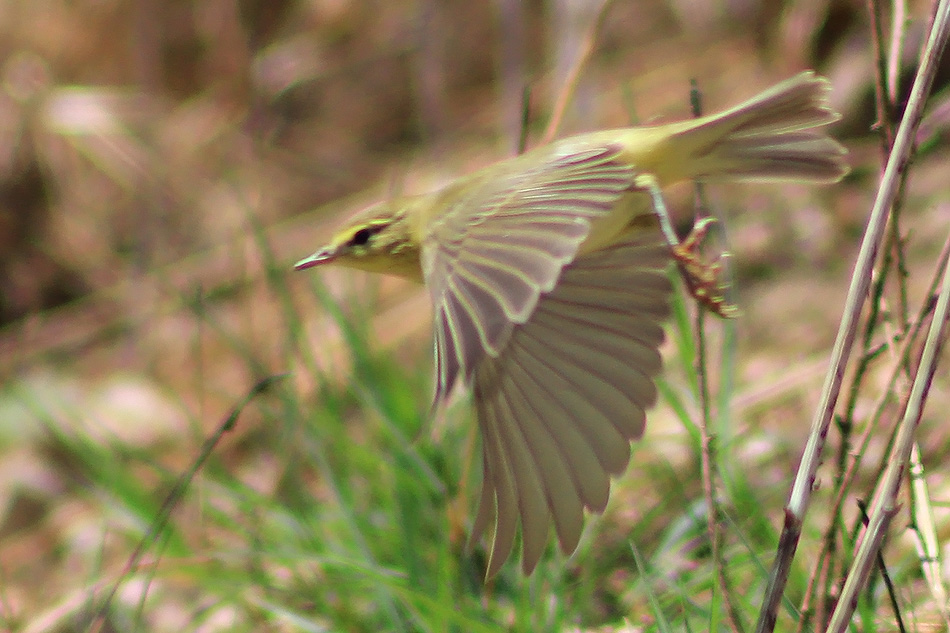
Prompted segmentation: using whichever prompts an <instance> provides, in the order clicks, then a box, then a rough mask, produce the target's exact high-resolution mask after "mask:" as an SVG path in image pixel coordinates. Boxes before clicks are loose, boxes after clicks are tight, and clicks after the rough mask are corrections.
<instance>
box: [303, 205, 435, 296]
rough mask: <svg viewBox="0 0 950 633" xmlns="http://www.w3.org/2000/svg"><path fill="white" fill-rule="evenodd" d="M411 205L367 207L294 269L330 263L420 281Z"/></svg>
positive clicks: (417, 243) (420, 274)
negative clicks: (410, 212) (410, 211)
mask: <svg viewBox="0 0 950 633" xmlns="http://www.w3.org/2000/svg"><path fill="white" fill-rule="evenodd" d="M412 206H413V205H412V204H411V200H407V199H403V200H391V201H386V202H381V203H379V204H376V205H374V206H372V207H369V208H368V209H366V210H365V211H362V212H361V213H358V214H357V215H355V216H354V217H352V218H350V220H349V221H347V222H345V223H344V224H343V225H342V226H341V227H340V229H339V230H337V231H336V233H335V234H334V235H333V237H332V238H331V239H330V242H329V243H328V244H327V245H326V246H324V247H323V248H321V249H319V250H318V251H317V252H315V253H314V254H313V255H311V256H310V257H306V258H304V259H302V260H300V261H299V262H297V263H296V264H294V270H304V269H306V268H311V267H313V266H319V265H321V264H329V263H331V262H332V263H336V264H341V265H343V266H347V267H349V268H358V269H360V270H368V271H370V272H374V273H387V274H392V275H399V276H401V277H408V278H410V279H416V280H421V277H422V273H421V268H420V264H419V241H418V239H417V238H416V237H415V233H414V231H413V230H412V222H411V218H410V217H409V215H410V214H409V210H410V209H411V208H412Z"/></svg>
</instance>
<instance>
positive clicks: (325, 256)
mask: <svg viewBox="0 0 950 633" xmlns="http://www.w3.org/2000/svg"><path fill="white" fill-rule="evenodd" d="M337 254H338V253H337V249H335V248H331V247H329V246H328V247H326V248H321V249H320V250H319V251H317V252H316V253H314V254H313V255H311V256H310V257H304V258H303V259H301V260H300V261H299V262H297V263H296V264H294V270H305V269H307V268H313V267H314V266H319V265H320V264H327V263H329V262H332V261H333V260H334V259H336V258H337Z"/></svg>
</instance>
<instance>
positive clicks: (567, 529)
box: [295, 72, 848, 576]
mask: <svg viewBox="0 0 950 633" xmlns="http://www.w3.org/2000/svg"><path fill="white" fill-rule="evenodd" d="M827 92H828V82H827V81H826V80H825V79H822V78H820V77H817V76H815V75H814V74H813V73H811V72H805V73H802V74H800V75H798V76H796V77H793V78H791V79H789V80H786V81H785V82H782V83H780V84H778V85H776V86H774V87H773V88H770V89H769V90H766V91H765V92H763V93H761V94H760V95H758V96H756V97H754V98H752V99H750V100H749V101H747V102H745V103H743V104H741V105H739V106H737V107H735V108H733V109H731V110H727V111H725V112H722V113H720V114H715V115H711V116H707V117H703V118H698V119H693V120H689V121H683V122H679V123H671V124H665V125H654V126H642V127H633V128H625V129H616V130H605V131H600V132H593V133H588V134H581V135H578V136H572V137H569V138H564V139H562V140H559V141H556V142H554V143H551V144H549V145H545V146H542V147H538V148H536V149H533V150H531V151H528V152H526V153H524V154H522V155H520V156H517V157H515V158H510V159H508V160H504V161H501V162H499V163H496V164H494V165H491V166H489V167H486V168H484V169H482V170H480V171H477V172H475V173H473V174H470V175H468V176H464V177H461V178H459V179H458V180H456V181H455V182H453V183H451V184H450V185H448V186H446V187H445V188H443V189H441V190H440V191H436V192H434V193H429V194H425V195H419V196H412V197H405V198H399V199H394V200H387V201H385V202H382V203H380V204H378V205H376V206H373V207H371V208H369V209H367V210H366V211H364V212H363V213H360V214H359V215H357V216H356V217H355V218H353V219H351V220H350V221H349V222H346V223H345V224H344V226H343V228H341V229H340V230H339V231H338V232H337V233H336V234H335V235H334V236H333V238H332V239H331V240H330V242H329V244H328V245H327V246H325V247H324V248H322V249H320V250H319V251H317V252H316V253H314V254H313V255H311V256H310V257H308V258H306V259H303V260H301V261H300V262H298V263H297V264H296V266H295V268H296V269H298V270H300V269H304V268H310V267H311V266H316V265H319V264H324V263H330V262H335V263H338V264H342V265H344V266H349V267H352V268H359V269H363V270H368V271H373V272H380V273H390V274H395V275H401V276H404V277H408V278H411V279H414V280H417V281H421V282H423V283H425V286H426V288H427V289H428V291H429V294H430V296H431V299H432V303H433V308H434V330H435V361H436V362H435V364H436V377H435V385H436V386H435V404H436V405H438V404H440V403H442V402H443V401H444V400H445V399H446V397H447V396H448V395H449V392H450V391H451V390H452V388H453V387H454V386H455V384H456V382H457V381H459V380H462V381H464V383H466V384H467V385H470V386H471V389H472V392H473V397H474V402H475V408H476V414H477V419H478V424H479V427H480V429H481V432H482V464H483V483H482V491H481V500H480V502H479V507H478V511H477V515H476V518H475V522H474V526H473V528H472V538H473V539H474V538H477V537H478V536H480V535H481V534H482V533H483V532H484V530H485V528H486V527H487V526H488V524H489V522H490V520H491V518H492V517H493V516H494V518H495V525H494V538H493V543H492V547H491V555H490V560H489V565H488V575H489V576H491V575H493V574H495V573H496V572H497V571H498V569H499V568H500V566H501V565H502V563H503V562H504V560H505V559H506V558H507V557H508V555H509V554H510V552H511V548H512V544H513V541H514V537H515V532H516V528H517V524H518V521H519V519H520V522H521V531H522V549H523V556H522V563H523V569H524V571H525V573H530V572H531V571H532V569H533V568H534V566H535V564H536V563H537V561H538V559H539V558H540V556H541V554H542V552H543V550H544V547H545V544H546V542H547V539H548V533H549V531H550V526H551V523H552V522H553V524H554V528H555V531H556V533H557V538H558V541H559V543H560V546H561V550H562V551H563V552H564V553H565V554H570V553H571V552H573V551H574V549H575V548H576V547H577V543H578V540H579V538H580V535H581V530H582V527H583V519H584V509H585V508H586V509H587V510H589V511H591V512H598V513H599V512H602V511H603V510H604V507H605V506H606V504H607V498H608V494H609V490H610V477H611V476H612V475H618V474H620V473H622V472H623V471H624V470H625V468H626V466H627V463H628V461H629V459H630V441H631V440H634V439H637V438H639V437H640V435H641V434H642V433H643V428H644V423H645V410H646V409H647V408H649V407H650V406H652V405H653V404H654V403H655V401H656V398H657V392H656V387H655V385H654V377H655V376H656V375H657V373H658V372H659V371H660V368H661V359H660V354H659V352H658V348H659V346H660V344H661V343H662V341H663V329H662V322H663V320H664V319H665V318H666V317H667V314H668V312H669V299H670V294H671V292H672V287H671V285H670V283H669V280H668V278H667V274H666V268H667V266H668V264H669V262H670V261H671V259H673V257H674V253H675V252H676V250H677V249H673V248H671V246H672V244H671V243H670V242H671V241H672V240H674V239H675V236H672V237H671V233H670V231H669V229H668V221H667V224H666V225H665V226H666V227H667V231H666V235H664V233H663V231H661V229H660V227H661V226H663V225H662V224H661V223H660V222H658V221H657V220H658V217H657V216H658V215H659V214H658V213H656V212H658V211H663V208H662V199H661V198H660V197H659V195H658V192H659V188H660V187H663V186H666V185H669V184H671V183H674V182H677V181H682V180H687V179H694V178H698V179H703V180H721V179H730V180H759V181H779V180H785V181H804V182H825V183H830V182H836V181H838V180H840V179H841V178H842V177H843V176H844V175H845V174H846V173H847V170H848V168H847V166H846V164H845V162H844V154H845V150H844V148H843V147H842V146H841V145H839V144H838V143H837V142H835V141H834V140H832V139H831V138H829V137H828V136H826V135H825V130H824V129H823V128H824V126H826V125H827V124H829V123H831V122H833V121H835V120H836V119H837V118H838V115H837V114H836V113H835V112H834V111H832V110H831V109H830V108H829V106H828V103H827V100H826V95H827ZM660 219H661V220H663V218H662V217H660Z"/></svg>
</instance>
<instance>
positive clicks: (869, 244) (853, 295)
mask: <svg viewBox="0 0 950 633" xmlns="http://www.w3.org/2000/svg"><path fill="white" fill-rule="evenodd" d="M937 11H938V13H937V17H936V19H935V20H934V28H933V30H932V31H931V34H930V38H929V44H928V46H927V48H926V49H925V52H924V55H923V59H922V60H921V64H920V69H919V71H918V73H917V76H916V78H915V80H914V86H913V89H912V90H911V95H910V99H909V100H908V103H907V108H906V110H905V111H904V116H903V117H902V118H901V123H900V127H899V128H898V131H897V134H896V136H895V139H894V147H893V150H892V151H891V153H890V156H889V157H888V161H887V166H886V168H885V170H884V175H883V177H882V179H881V184H880V187H879V188H878V193H877V197H876V199H875V201H874V206H873V207H872V210H871V217H870V219H869V221H868V228H867V231H866V232H865V235H864V241H863V243H862V245H861V251H860V253H859V255H858V261H857V263H856V264H855V272H854V275H853V276H852V279H851V286H850V288H849V289H848V296H847V299H846V302H845V309H844V314H843V315H842V318H841V323H840V326H839V328H838V334H837V338H836V340H835V345H834V348H833V350H832V355H831V363H830V365H829V371H828V374H827V376H826V379H825V385H824V387H823V389H822V394H821V398H820V402H819V405H818V407H817V409H816V411H815V416H814V419H813V421H812V431H811V434H810V435H809V438H808V443H807V445H806V447H805V451H804V454H803V456H802V461H801V465H800V467H799V470H798V474H797V476H796V478H795V483H794V485H793V487H792V492H791V495H790V497H789V502H788V505H787V506H786V510H785V522H784V527H783V532H782V534H781V536H780V537H779V549H778V550H777V552H776V557H775V562H774V563H773V566H772V570H771V573H770V575H769V583H768V587H767V588H766V593H765V597H764V600H763V606H762V610H761V612H760V614H759V621H758V623H757V625H756V631H757V632H759V633H765V632H770V631H773V630H774V628H775V621H776V617H777V612H778V605H779V602H780V600H781V596H782V594H783V592H784V590H785V585H786V583H787V581H788V574H789V571H790V569H791V563H792V559H793V558H794V556H795V551H796V550H797V549H798V541H799V539H800V536H801V529H802V524H803V521H804V517H805V513H806V512H807V510H808V505H809V503H810V502H811V493H812V490H813V487H814V485H815V477H816V473H817V471H818V465H819V463H820V462H821V454H822V450H823V448H824V444H825V438H826V437H827V434H828V427H829V425H830V423H831V418H832V415H833V413H834V409H835V405H836V403H837V400H838V396H839V394H840V390H841V383H842V379H843V377H844V370H845V366H846V364H847V361H848V358H849V356H850V354H851V348H852V345H853V343H854V338H855V333H856V331H857V325H858V319H859V317H860V314H861V309H862V307H863V306H864V301H865V297H866V296H867V291H868V288H869V286H870V281H871V269H872V266H873V264H874V260H875V258H876V256H877V251H878V249H879V248H880V244H881V239H882V237H883V234H884V229H885V227H886V225H887V217H888V212H889V210H890V208H891V206H892V204H893V202H894V199H895V196H896V194H897V190H898V182H899V176H900V175H901V173H903V171H904V170H905V169H906V167H907V161H908V158H909V156H910V153H911V149H912V147H913V139H914V132H915V130H916V128H917V126H918V125H919V123H920V119H921V116H922V114H923V106H924V102H925V98H926V96H927V95H928V94H929V92H930V87H931V85H932V83H933V76H934V73H935V72H936V67H937V60H938V59H939V57H940V53H942V51H943V48H944V45H945V44H946V38H947V32H948V29H950V26H948V25H950V18H948V16H950V1H948V0H941V1H940V4H939V6H938V8H937ZM945 299H946V297H943V296H941V300H945ZM916 384H917V383H915V386H916ZM872 520H873V517H872ZM859 553H860V552H859ZM848 580H849V581H861V585H862V586H863V580H864V578H858V577H857V576H855V575H854V574H852V575H851V576H849V579H848ZM847 587H848V585H847V583H846V588H847ZM845 602H846V601H845V600H842V601H841V602H839V603H838V609H836V611H835V614H840V613H842V609H845V608H847V609H851V608H852V607H853V605H850V604H849V605H847V607H844V606H843V605H845ZM849 613H850V611H849ZM832 617H833V618H834V617H838V618H840V617H841V616H840V615H833V616H832ZM838 622H839V623H840V622H841V621H840V620H838Z"/></svg>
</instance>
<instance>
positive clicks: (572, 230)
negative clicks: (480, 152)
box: [422, 146, 635, 405]
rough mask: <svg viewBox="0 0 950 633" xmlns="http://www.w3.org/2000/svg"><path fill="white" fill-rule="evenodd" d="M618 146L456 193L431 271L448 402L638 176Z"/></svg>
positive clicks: (430, 236)
mask: <svg viewBox="0 0 950 633" xmlns="http://www.w3.org/2000/svg"><path fill="white" fill-rule="evenodd" d="M619 152H620V148H619V146H605V147H595V148H591V149H588V150H583V151H575V152H571V153H566V154H562V155H552V156H551V157H550V158H548V159H547V160H545V161H541V162H538V163H536V164H534V165H532V166H530V167H528V168H524V169H508V170H507V171H505V170H496V171H494V172H489V174H490V177H484V178H482V179H481V180H480V181H479V182H478V183H477V184H471V183H470V184H468V185H466V188H465V189H464V190H463V191H462V193H461V194H457V195H454V196H453V197H452V202H451V203H450V207H449V208H448V209H447V210H446V211H445V212H444V213H442V214H441V215H440V217H439V218H437V219H435V220H434V221H433V222H432V224H431V225H430V226H429V227H428V228H427V233H426V235H425V236H424V238H423V248H422V271H423V276H424V277H425V281H426V287H427V288H428V290H429V293H430V295H431V297H432V303H433V308H434V312H435V313H434V332H435V358H436V381H435V384H436V388H435V400H434V404H435V405H438V404H440V403H441V402H442V401H443V400H444V399H445V397H446V396H447V395H448V394H449V392H450V391H451V389H452V387H453V386H454V385H455V382H456V381H457V380H458V378H459V377H460V376H461V377H462V378H464V379H465V380H466V381H468V380H469V379H470V378H471V376H472V373H473V372H474V371H475V368H476V366H477V365H478V364H479V362H480V361H481V360H482V359H483V358H485V357H486V356H488V357H496V356H497V355H498V354H499V353H500V352H501V350H502V349H503V348H504V346H505V344H506V343H507V341H508V339H509V337H510V336H511V333H512V328H513V327H514V326H515V325H517V324H520V323H524V322H525V321H527V320H528V318H529V317H530V316H531V314H532V312H533V311H534V309H535V307H536V306H537V303H538V297H540V296H541V294H542V293H544V292H548V291H550V290H551V289H552V288H553V287H554V284H555V283H556V282H557V280H558V277H559V276H560V274H561V270H562V269H563V268H564V266H565V265H567V264H568V263H569V262H571V261H572V260H573V259H574V257H575V255H576V254H577V249H578V247H579V246H580V244H581V242H583V241H584V238H586V237H587V235H588V233H589V232H590V228H591V222H592V220H594V219H595V218H597V217H600V216H604V215H606V214H608V213H609V211H610V210H611V208H613V206H614V205H615V204H616V203H617V201H618V199H619V198H620V197H621V196H622V195H623V194H624V193H625V192H626V191H629V190H630V188H631V187H632V185H633V179H634V176H635V174H634V171H633V168H631V167H630V166H629V165H624V164H623V163H621V162H620V161H618V160H617V157H618V154H619Z"/></svg>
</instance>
